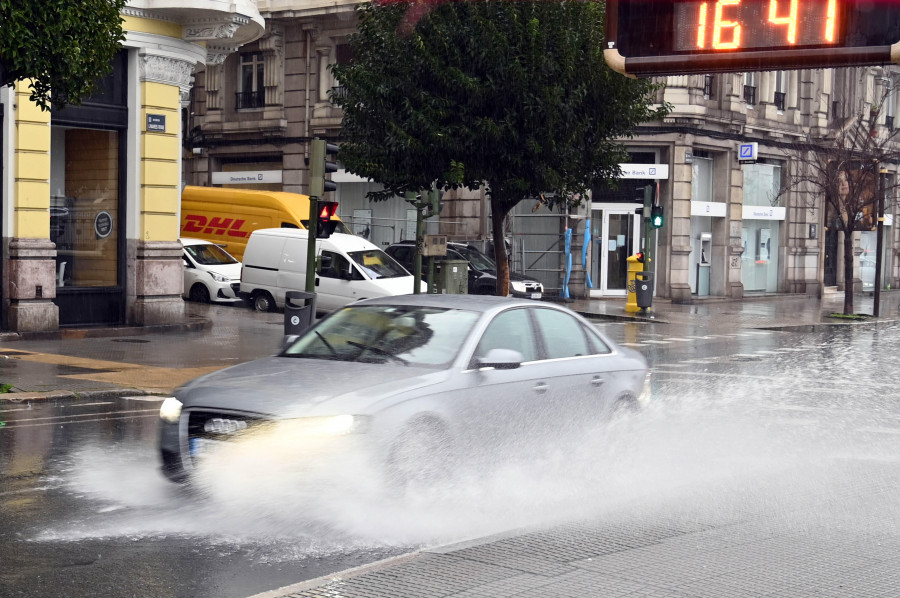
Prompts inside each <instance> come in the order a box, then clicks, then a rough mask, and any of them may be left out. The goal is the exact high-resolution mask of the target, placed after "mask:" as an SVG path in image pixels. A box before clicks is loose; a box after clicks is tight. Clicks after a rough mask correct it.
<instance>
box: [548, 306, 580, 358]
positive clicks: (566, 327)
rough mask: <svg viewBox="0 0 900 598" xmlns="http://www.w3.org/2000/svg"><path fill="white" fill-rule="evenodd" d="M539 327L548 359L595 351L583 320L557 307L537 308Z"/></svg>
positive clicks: (576, 355)
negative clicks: (558, 309) (589, 341)
mask: <svg viewBox="0 0 900 598" xmlns="http://www.w3.org/2000/svg"><path fill="white" fill-rule="evenodd" d="M534 314H535V316H536V318H537V322H538V328H540V330H541V337H542V338H543V339H544V347H545V348H546V350H547V358H548V359H564V358H566V357H579V356H581V355H591V354H593V353H594V351H593V347H591V346H590V344H589V343H588V339H587V336H586V335H585V333H584V327H583V326H582V325H581V322H579V321H578V320H576V319H575V318H573V317H572V316H570V315H569V314H567V313H563V312H561V311H556V310H555V309H535V310H534Z"/></svg>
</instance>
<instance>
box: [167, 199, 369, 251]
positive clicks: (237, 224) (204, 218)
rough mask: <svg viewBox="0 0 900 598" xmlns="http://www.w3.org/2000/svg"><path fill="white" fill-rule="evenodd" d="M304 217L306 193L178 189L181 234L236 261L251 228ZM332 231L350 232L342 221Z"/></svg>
mask: <svg viewBox="0 0 900 598" xmlns="http://www.w3.org/2000/svg"><path fill="white" fill-rule="evenodd" d="M308 220H309V197H308V196H306V195H300V194H298V193H286V192H284V191H254V190H250V189H236V188H231V187H193V186H190V185H189V186H186V187H185V188H184V190H183V191H182V192H181V236H182V237H187V238H193V239H204V240H207V241H210V242H212V243H215V244H217V245H221V246H223V247H224V248H225V250H226V251H227V252H228V253H230V254H231V255H233V256H234V257H235V258H236V259H238V260H240V261H243V258H244V249H245V248H246V246H247V239H249V238H250V233H252V232H253V231H255V230H257V229H260V228H306V223H307V221H308ZM332 220H340V219H339V218H338V217H337V216H334V217H333V218H332ZM334 232H337V233H350V234H352V231H351V230H350V229H349V228H347V227H346V226H345V225H344V224H343V223H342V222H340V223H339V224H338V225H337V227H336V228H335V231H334Z"/></svg>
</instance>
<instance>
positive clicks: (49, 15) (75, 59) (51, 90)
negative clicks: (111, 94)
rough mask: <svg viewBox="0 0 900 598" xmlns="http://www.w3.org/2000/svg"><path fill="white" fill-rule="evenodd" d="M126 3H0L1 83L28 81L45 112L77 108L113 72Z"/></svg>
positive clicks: (87, 0) (112, 0)
mask: <svg viewBox="0 0 900 598" xmlns="http://www.w3.org/2000/svg"><path fill="white" fill-rule="evenodd" d="M126 1H127V0H39V1H21V0H0V84H2V85H12V84H14V83H16V82H17V81H23V80H26V81H28V82H29V88H30V90H31V96H30V97H31V100H32V101H33V102H35V103H36V104H37V105H38V106H40V107H41V108H42V109H43V110H49V109H50V107H51V105H52V106H54V107H56V108H61V107H63V106H65V105H66V104H78V103H80V101H81V99H82V98H84V97H86V96H88V95H90V94H91V92H92V91H93V90H94V85H95V83H96V82H97V81H98V80H99V79H100V78H101V77H103V76H104V75H105V74H107V73H108V72H109V71H110V68H111V65H112V59H113V57H114V56H115V54H116V52H117V51H118V50H119V48H120V47H121V42H122V41H123V40H124V39H125V35H124V33H123V31H122V17H121V16H120V15H119V11H120V10H122V9H123V8H124V7H125V4H126Z"/></svg>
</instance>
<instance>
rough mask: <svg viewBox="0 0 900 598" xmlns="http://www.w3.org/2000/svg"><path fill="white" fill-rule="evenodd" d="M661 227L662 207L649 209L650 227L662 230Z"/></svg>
mask: <svg viewBox="0 0 900 598" xmlns="http://www.w3.org/2000/svg"><path fill="white" fill-rule="evenodd" d="M662 225H663V207H662V206H653V207H652V208H650V226H652V227H653V228H662Z"/></svg>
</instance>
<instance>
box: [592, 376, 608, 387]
mask: <svg viewBox="0 0 900 598" xmlns="http://www.w3.org/2000/svg"><path fill="white" fill-rule="evenodd" d="M604 382H606V380H604V379H603V378H601V377H600V376H594V377H593V378H591V386H603V383H604Z"/></svg>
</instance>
